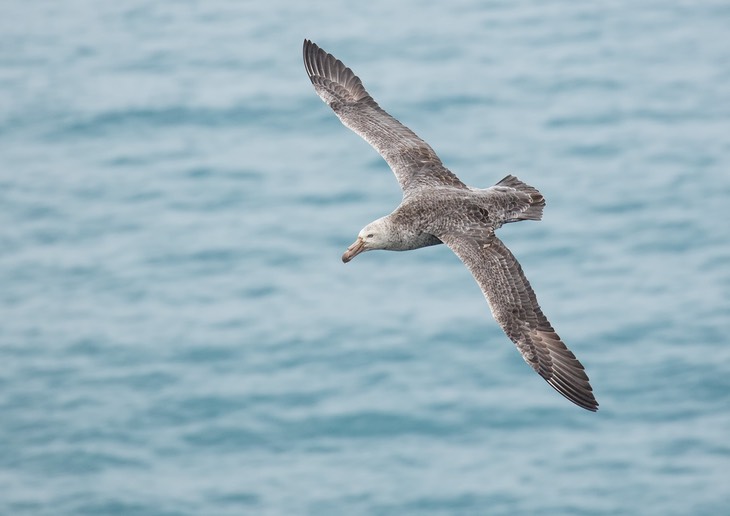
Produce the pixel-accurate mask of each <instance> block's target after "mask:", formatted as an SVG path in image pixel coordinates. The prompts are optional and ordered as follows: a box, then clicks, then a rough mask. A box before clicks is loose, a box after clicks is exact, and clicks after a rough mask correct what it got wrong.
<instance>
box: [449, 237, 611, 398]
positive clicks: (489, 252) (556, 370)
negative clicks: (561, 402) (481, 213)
mask: <svg viewBox="0 0 730 516" xmlns="http://www.w3.org/2000/svg"><path fill="white" fill-rule="evenodd" d="M439 238H440V239H441V240H442V241H443V243H445V244H446V245H448V246H449V248H451V250H452V251H454V253H456V255H457V256H458V257H459V258H461V261H462V262H464V264H465V265H466V266H467V268H468V269H469V270H470V271H471V273H472V274H473V275H474V279H476V281H477V283H478V284H479V286H480V287H481V289H482V292H483V293H484V296H485V297H486V298H487V301H488V302H489V306H490V308H491V309H492V314H493V315H494V318H495V319H496V320H497V322H498V323H499V324H500V325H501V326H502V329H503V330H504V332H505V333H506V334H507V336H508V337H509V338H510V339H511V340H512V341H513V342H514V343H515V344H516V345H517V349H519V351H520V353H522V357H523V358H524V359H525V362H527V363H528V364H530V365H531V366H532V368H533V369H534V370H535V371H537V373H538V374H540V376H542V377H543V378H544V379H545V380H546V381H547V382H548V383H549V384H550V385H551V386H552V387H553V388H554V389H555V390H556V391H558V392H559V393H560V394H562V395H563V396H565V397H566V398H568V399H569V400H570V401H572V402H573V403H575V404H576V405H578V406H580V407H583V408H584V409H587V410H590V411H596V410H598V402H596V398H595V397H594V396H593V392H592V391H593V389H592V388H591V385H590V383H589V382H588V376H587V375H586V373H585V371H584V368H583V365H582V364H581V363H580V362H579V361H578V359H577V358H575V355H574V354H573V353H572V352H571V351H570V350H569V349H568V348H567V347H566V346H565V344H563V342H562V341H561V340H560V337H559V336H558V334H557V333H555V330H554V329H553V327H552V326H551V325H550V322H548V320H547V318H546V317H545V315H543V313H542V310H541V309H540V305H539V304H538V302H537V297H535V292H534V291H533V290H532V287H530V283H529V282H528V281H527V278H526V277H525V274H524V273H523V272H522V267H520V264H519V262H518V261H517V260H516V259H515V257H514V256H513V255H512V253H511V252H510V251H509V249H507V247H506V246H505V245H504V244H503V243H502V241H501V240H500V239H499V238H497V237H496V236H495V235H494V234H493V233H492V232H491V231H489V230H486V229H481V228H479V229H475V230H474V231H473V232H470V231H465V232H461V233H449V234H447V235H439Z"/></svg>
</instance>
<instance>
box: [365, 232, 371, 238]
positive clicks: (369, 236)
mask: <svg viewBox="0 0 730 516" xmlns="http://www.w3.org/2000/svg"><path fill="white" fill-rule="evenodd" d="M365 238H373V234H372V233H370V234H369V235H368V236H366V237H365Z"/></svg>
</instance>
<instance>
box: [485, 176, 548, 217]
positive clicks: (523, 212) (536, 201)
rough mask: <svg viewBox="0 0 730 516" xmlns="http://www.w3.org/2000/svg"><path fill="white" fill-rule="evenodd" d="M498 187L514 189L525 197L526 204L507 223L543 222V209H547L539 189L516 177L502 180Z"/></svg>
mask: <svg viewBox="0 0 730 516" xmlns="http://www.w3.org/2000/svg"><path fill="white" fill-rule="evenodd" d="M496 186H506V187H509V188H514V189H515V190H517V191H518V192H520V193H521V194H523V196H524V200H525V204H524V205H523V206H522V207H521V208H520V209H518V210H515V212H514V213H512V214H511V215H512V216H511V217H509V218H508V219H507V220H505V222H517V221H519V220H541V219H542V209H543V208H544V207H545V197H543V196H542V194H541V193H540V192H539V191H538V190H537V188H535V187H533V186H530V185H528V184H527V183H523V182H522V181H520V180H519V179H517V178H516V177H515V176H511V175H510V176H507V177H505V178H504V179H502V180H501V181H500V182H499V183H497V184H496Z"/></svg>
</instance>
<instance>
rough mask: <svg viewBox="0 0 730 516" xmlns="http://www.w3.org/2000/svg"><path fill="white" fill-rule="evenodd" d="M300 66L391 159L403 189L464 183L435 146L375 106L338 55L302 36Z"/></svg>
mask: <svg viewBox="0 0 730 516" xmlns="http://www.w3.org/2000/svg"><path fill="white" fill-rule="evenodd" d="M303 53H304V67H305V68H306V70H307V75H309V79H310V80H311V81H312V84H313V85H314V89H315V90H316V91H317V94H318V95H319V96H320V97H321V98H322V100H323V101H324V102H325V103H326V104H327V105H329V106H330V107H331V108H332V110H333V111H334V112H335V114H336V115H337V116H338V117H339V119H340V120H341V121H342V123H343V124H345V126H347V127H349V128H350V129H352V130H353V131H354V132H355V133H357V134H359V135H360V136H361V137H362V138H363V139H365V140H366V141H367V142H368V143H369V144H370V145H372V146H373V147H374V148H375V150H377V151H378V153H379V154H380V155H381V156H382V157H383V159H385V161H386V162H387V163H388V165H390V168H391V169H392V170H393V173H395V177H396V179H397V180H398V183H399V184H400V186H401V189H402V190H403V192H404V194H407V193H408V192H409V191H410V190H414V189H418V188H420V187H422V186H427V187H433V186H452V187H459V188H466V185H464V183H462V182H461V181H460V180H459V178H458V177H456V176H455V175H454V174H453V173H452V172H451V171H449V170H448V169H447V168H446V167H444V165H443V163H441V160H440V159H439V157H438V156H437V155H436V153H435V152H434V151H433V149H432V148H431V147H430V146H429V145H428V144H427V143H426V142H424V141H423V140H422V139H421V138H419V137H418V136H416V134H415V133H414V132H413V131H411V130H410V129H408V128H407V127H406V126H404V125H403V124H401V123H400V122H399V121H398V120H396V119H395V118H393V117H392V116H390V115H389V114H388V113H386V112H385V111H384V110H383V109H381V108H380V106H378V104H377V102H375V100H373V98H372V97H371V96H370V95H369V94H368V92H367V91H365V87H364V86H363V85H362V82H361V81H360V79H359V78H358V77H357V76H356V75H355V74H354V73H353V72H352V70H350V69H349V68H347V67H346V66H345V65H344V64H343V63H342V61H340V60H339V59H337V58H335V57H334V56H333V55H332V54H328V53H327V52H325V51H324V50H322V49H321V48H319V47H318V46H317V45H316V44H314V43H312V42H311V41H309V40H304V49H303Z"/></svg>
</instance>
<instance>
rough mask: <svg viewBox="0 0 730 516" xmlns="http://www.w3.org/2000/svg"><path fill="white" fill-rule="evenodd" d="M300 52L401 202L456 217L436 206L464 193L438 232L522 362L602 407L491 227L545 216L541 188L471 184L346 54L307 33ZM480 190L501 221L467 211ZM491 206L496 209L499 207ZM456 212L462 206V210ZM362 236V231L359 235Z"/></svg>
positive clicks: (570, 394)
mask: <svg viewBox="0 0 730 516" xmlns="http://www.w3.org/2000/svg"><path fill="white" fill-rule="evenodd" d="M303 53H304V66H305V69H306V71H307V74H308V75H309V78H310V79H311V81H312V84H313V85H314V88H315V90H316V91H317V94H318V95H319V96H320V97H321V98H322V100H323V101H324V102H325V103H327V104H328V105H329V106H330V107H331V108H332V110H333V111H334V112H335V114H336V115H337V116H338V117H339V118H340V120H341V121H342V123H343V124H344V125H345V126H347V127H349V128H350V129H352V130H353V131H354V132H355V133H357V134H359V135H360V136H361V137H362V138H364V139H365V140H366V141H367V142H369V143H370V144H371V145H372V146H373V147H374V148H375V149H376V150H377V151H378V153H380V155H381V156H382V157H383V158H384V159H385V161H386V162H387V163H388V165H390V168H391V169H392V170H393V172H394V174H395V176H396V179H397V180H398V183H399V184H400V186H401V189H402V190H403V197H404V203H403V204H402V205H401V207H403V206H404V204H406V203H407V202H408V200H409V199H425V200H426V201H424V205H423V206H424V208H423V210H427V212H426V213H424V214H423V216H424V217H430V218H431V219H433V218H434V217H436V218H438V217H439V216H442V215H443V217H451V218H453V217H454V216H455V215H454V213H455V212H454V211H453V210H451V211H448V212H444V213H443V214H440V213H439V210H447V209H449V210H450V208H448V207H447V204H448V203H446V202H440V201H442V200H443V199H445V197H443V198H442V197H440V196H445V195H446V194H444V192H445V191H448V192H450V193H449V195H450V196H453V192H455V191H456V192H457V193H458V192H463V193H459V195H460V196H461V197H463V198H464V202H465V203H467V205H465V209H464V210H462V211H463V212H464V213H467V215H465V216H464V217H465V220H464V221H463V222H462V223H457V224H453V225H450V226H448V225H444V226H443V227H441V228H440V229H436V230H434V231H433V236H434V237H435V238H438V240H440V241H441V242H443V243H444V244H446V245H447V246H448V247H449V248H450V249H451V250H452V251H453V252H454V253H455V254H456V255H457V256H458V257H459V258H460V259H461V261H462V262H463V263H464V264H465V265H466V266H467V268H468V269H469V271H471V273H472V275H473V276H474V279H475V280H476V281H477V283H478V284H479V287H480V288H481V290H482V292H483V294H484V296H485V297H486V299H487V302H488V303H489V306H490V308H491V311H492V314H493V316H494V318H495V320H496V321H497V322H498V323H499V324H500V326H501V327H502V329H503V330H504V332H505V333H506V334H507V336H508V337H509V338H510V339H511V340H512V341H513V342H514V343H515V344H516V346H517V349H518V350H519V351H520V353H521V354H522V356H523V358H524V359H525V361H526V362H527V363H528V364H530V366H531V367H532V368H533V369H534V370H535V371H536V372H537V373H538V374H539V375H540V376H542V377H543V378H544V379H545V380H546V381H547V382H548V383H549V384H550V385H551V386H552V387H553V388H554V389H555V390H557V391H558V392H559V393H560V394H562V395H563V396H565V397H566V398H567V399H569V400H570V401H572V402H573V403H575V404H576V405H578V406H580V407H583V408H584V409H586V410H590V411H595V410H597V409H598V402H597V401H596V399H595V397H594V396H593V392H592V388H591V385H590V383H589V381H588V376H587V375H586V373H585V371H584V368H583V365H582V364H581V363H580V362H579V361H578V359H576V358H575V355H573V353H572V352H571V351H570V350H569V349H568V348H567V347H566V346H565V344H564V343H563V342H562V340H561V339H560V337H559V336H558V334H557V333H556V332H555V330H554V329H553V327H552V326H551V325H550V322H549V321H548V320H547V318H546V317H545V315H544V314H543V313H542V310H541V309H540V305H539V304H538V302H537V298H536V296H535V293H534V291H533V290H532V287H531V286H530V283H529V282H528V281H527V278H526V277H525V275H524V273H523V271H522V267H520V264H519V262H518V261H517V260H516V259H515V257H514V256H513V255H512V253H511V252H510V251H509V249H507V247H506V246H505V245H504V244H503V243H502V241H501V240H499V238H497V237H496V236H495V235H494V229H496V228H497V227H499V226H500V225H501V224H503V223H506V222H515V221H518V220H540V218H541V216H542V208H543V206H544V205H545V200H544V198H543V197H542V195H541V194H540V192H538V191H537V190H536V189H535V188H533V187H531V186H529V185H526V184H525V183H523V182H521V181H519V180H518V179H517V178H515V177H513V176H507V177H506V178H505V179H503V180H502V181H500V182H499V183H498V184H497V185H495V186H494V187H492V188H490V189H486V190H479V191H476V190H473V189H470V188H469V187H467V186H466V185H465V184H464V183H462V182H461V181H460V180H459V179H458V178H457V177H456V176H455V175H454V174H453V173H452V172H451V171H449V170H448V169H447V168H446V167H445V166H444V165H443V163H442V162H441V160H440V159H439V158H438V156H437V155H436V153H435V152H434V151H433V149H431V147H430V146H429V145H428V144H427V143H426V142H424V141H423V140H422V139H420V138H419V137H418V136H417V135H416V134H415V133H413V131H411V130H410V129H408V128H407V127H406V126H404V125H403V124H401V123H400V122H399V121H398V120H396V119H395V118H393V117H392V116H390V115H389V114H388V113H386V112H385V111H384V110H383V109H382V108H380V106H378V104H377V103H376V102H375V100H373V98H372V97H371V96H370V95H369V94H368V92H367V91H366V90H365V88H364V86H363V85H362V82H361V81H360V79H359V78H358V77H357V76H356V75H355V74H354V73H353V72H352V70H350V69H349V68H347V67H346V66H345V65H344V64H343V63H342V62H341V61H339V60H338V59H336V58H335V57H334V56H332V55H331V54H328V53H327V52H325V51H324V50H322V49H320V48H319V47H318V46H317V45H316V44H314V43H312V42H311V41H309V40H305V41H304V49H303ZM477 195H489V196H491V197H490V199H489V201H490V203H492V205H494V206H496V212H499V210H500V209H502V211H503V213H502V214H500V218H499V220H496V221H495V220H489V221H486V219H485V220H482V221H480V220H478V218H477V219H474V220H472V219H471V216H470V215H468V214H469V213H470V211H469V210H470V209H469V206H471V203H472V197H471V196H477ZM449 199H451V197H449ZM473 199H474V200H476V199H477V198H476V197H474V198H473ZM474 202H476V201H474ZM426 206H428V208H426ZM434 206H436V208H434ZM439 206H440V208H439ZM490 206H491V205H490ZM490 209H491V208H490ZM434 210H435V211H434ZM415 211H416V212H417V209H416V210H415ZM477 211H478V210H477ZM492 211H493V213H494V211H495V210H492ZM396 212H398V210H396ZM396 212H394V214H396ZM456 212H459V213H461V211H460V210H456ZM394 214H391V216H388V217H384V218H383V219H385V221H384V222H383V224H385V223H386V222H387V223H388V224H390V225H391V226H392V225H393V224H395V225H396V226H397V224H401V225H403V226H404V227H405V229H404V231H406V232H407V231H408V230H409V228H408V227H407V226H408V224H411V225H412V226H414V227H416V226H417V225H418V222H419V220H417V219H418V214H417V213H416V215H414V216H413V219H412V220H409V219H405V220H398V221H396V220H395V219H394V220H393V221H390V220H388V219H389V217H394V216H395V215H394ZM485 217H486V212H485ZM401 219H403V217H401ZM379 220H380V219H379ZM375 222H378V221H375ZM457 222H459V221H458V220H457ZM372 224H375V223H372ZM437 226H438V225H436V226H434V228H437ZM388 227H390V226H388ZM396 229H398V228H396ZM398 230H399V231H400V229H398ZM414 231H415V230H414ZM360 239H361V238H360V237H358V241H359V240H360ZM356 244H357V242H356ZM358 245H359V246H360V247H358V248H357V250H356V252H355V251H353V252H352V253H351V255H348V259H347V260H345V257H343V260H345V261H349V259H351V258H352V257H354V255H356V254H358V253H360V252H362V251H363V250H368V249H367V242H365V241H363V242H361V243H360V244H358ZM353 246H355V244H353ZM353 246H351V248H350V249H353ZM376 248H377V249H396V247H394V246H390V247H389V244H387V243H386V244H381V245H380V246H379V247H373V249H376ZM350 249H348V251H350ZM346 255H347V253H346Z"/></svg>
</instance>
